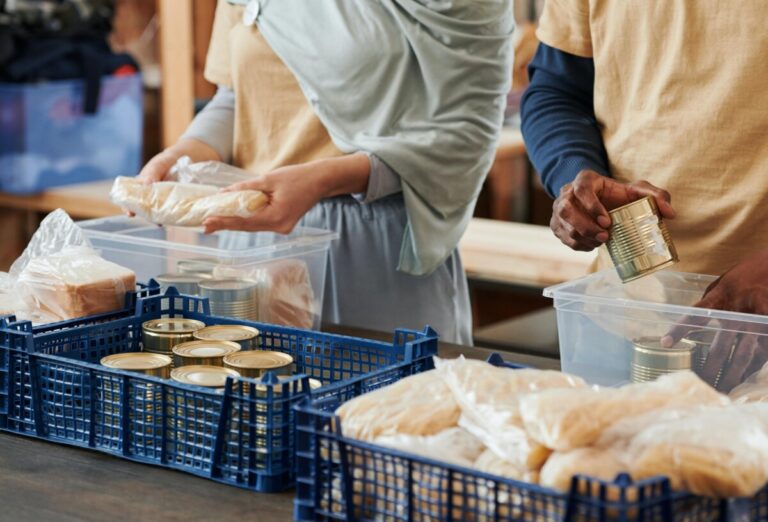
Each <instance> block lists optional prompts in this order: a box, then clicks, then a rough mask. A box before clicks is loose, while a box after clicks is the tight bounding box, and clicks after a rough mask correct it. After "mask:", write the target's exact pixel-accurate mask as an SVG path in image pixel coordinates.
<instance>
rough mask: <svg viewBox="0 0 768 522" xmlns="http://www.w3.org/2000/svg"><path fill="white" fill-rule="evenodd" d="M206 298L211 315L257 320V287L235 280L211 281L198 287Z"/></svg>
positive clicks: (201, 294)
mask: <svg viewBox="0 0 768 522" xmlns="http://www.w3.org/2000/svg"><path fill="white" fill-rule="evenodd" d="M198 286H199V287H200V296H201V297H207V298H208V303H209V304H210V306H211V314H213V315H218V316H220V317H236V318H238V319H247V320H251V321H255V320H257V319H258V317H257V315H258V286H257V285H256V284H255V283H251V282H248V281H240V280H237V279H211V280H208V281H204V282H202V283H200V285H198Z"/></svg>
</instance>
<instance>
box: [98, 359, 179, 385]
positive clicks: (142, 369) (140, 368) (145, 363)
mask: <svg viewBox="0 0 768 522" xmlns="http://www.w3.org/2000/svg"><path fill="white" fill-rule="evenodd" d="M100 362H101V365H102V366H106V367H107V368H115V369H118V370H126V371H129V372H137V373H143V374H144V375H152V376H154V377H161V378H163V379H167V378H168V377H170V375H171V358H170V357H168V356H167V355H162V354H159V353H143V352H131V353H118V354H115V355H108V356H106V357H103V358H102V359H101V361H100Z"/></svg>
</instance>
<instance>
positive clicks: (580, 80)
mask: <svg viewBox="0 0 768 522" xmlns="http://www.w3.org/2000/svg"><path fill="white" fill-rule="evenodd" d="M529 75H530V78H531V83H530V86H529V87H528V89H527V90H526V92H525V95H524V96H523V100H522V105H521V116H522V131H523V136H524V138H525V144H526V148H527V151H528V156H529V157H530V158H531V162H532V163H533V165H534V167H536V169H537V171H538V172H539V174H540V176H541V180H542V183H543V185H544V187H545V188H546V189H547V191H548V192H549V194H550V195H552V196H556V195H557V194H559V192H560V189H561V188H562V187H563V186H564V185H565V184H567V183H570V182H572V181H573V180H574V179H575V178H576V176H577V175H578V174H579V172H580V171H582V170H592V171H595V172H597V173H599V174H602V175H608V174H609V170H608V160H607V157H606V153H605V147H604V145H603V140H602V136H601V134H600V129H599V127H598V125H597V121H596V119H595V112H594V104H593V84H594V64H593V62H592V60H591V59H589V58H582V57H579V56H575V55H571V54H568V53H565V52H563V51H560V50H558V49H555V48H552V47H548V46H547V45H546V44H543V43H542V44H539V49H538V50H537V52H536V56H535V57H534V59H533V61H532V62H531V64H530V67H529Z"/></svg>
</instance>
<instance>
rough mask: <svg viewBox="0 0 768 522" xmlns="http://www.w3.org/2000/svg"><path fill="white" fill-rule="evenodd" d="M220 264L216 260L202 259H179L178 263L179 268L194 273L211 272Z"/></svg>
mask: <svg viewBox="0 0 768 522" xmlns="http://www.w3.org/2000/svg"><path fill="white" fill-rule="evenodd" d="M217 264H218V261H217V260H215V259H211V258H207V257H200V258H194V259H179V260H178V261H177V262H176V267H177V268H182V269H189V270H192V271H194V272H211V271H212V270H213V268H214V267H215V266H216V265H217Z"/></svg>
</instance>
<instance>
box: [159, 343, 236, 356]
mask: <svg viewBox="0 0 768 522" xmlns="http://www.w3.org/2000/svg"><path fill="white" fill-rule="evenodd" d="M239 351H240V345H239V344H237V343H233V342H231V341H189V342H186V343H181V344H177V345H176V346H174V347H173V355H178V356H179V357H224V356H225V355H229V354H231V353H235V352H239Z"/></svg>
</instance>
